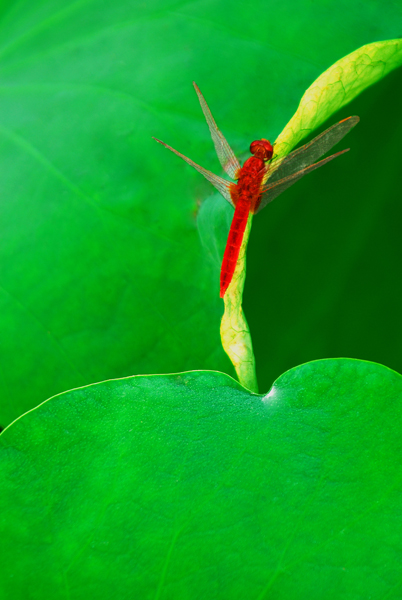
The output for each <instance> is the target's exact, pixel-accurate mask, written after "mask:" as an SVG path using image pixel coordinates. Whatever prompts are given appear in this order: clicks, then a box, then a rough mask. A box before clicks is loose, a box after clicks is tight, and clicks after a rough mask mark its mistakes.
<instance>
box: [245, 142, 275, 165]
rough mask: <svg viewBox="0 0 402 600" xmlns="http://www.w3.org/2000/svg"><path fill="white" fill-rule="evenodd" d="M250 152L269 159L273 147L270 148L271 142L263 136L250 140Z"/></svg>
mask: <svg viewBox="0 0 402 600" xmlns="http://www.w3.org/2000/svg"><path fill="white" fill-rule="evenodd" d="M250 152H251V154H254V156H257V157H258V158H262V159H263V160H270V159H271V158H272V154H273V152H274V149H273V148H272V144H271V143H270V142H269V141H268V140H264V138H263V139H261V140H255V141H254V142H251V145H250Z"/></svg>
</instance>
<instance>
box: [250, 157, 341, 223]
mask: <svg viewBox="0 0 402 600" xmlns="http://www.w3.org/2000/svg"><path fill="white" fill-rule="evenodd" d="M348 151H349V148H347V149H346V150H341V152H337V153H336V154H333V155H332V156H329V157H328V158H324V159H323V160H320V161H319V162H317V163H314V164H313V165H310V166H309V167H306V168H305V169H301V170H300V171H297V173H293V174H292V175H289V176H288V177H284V178H283V179H280V180H279V181H276V182H272V181H271V179H269V180H268V182H267V183H266V184H265V185H264V188H263V189H264V192H263V194H262V197H261V202H260V204H259V206H258V208H257V210H256V211H255V212H256V213H258V212H259V211H260V210H261V209H262V208H264V207H265V206H266V205H267V204H268V203H269V202H272V200H275V198H277V197H278V196H279V194H282V192H284V191H285V190H287V189H288V188H289V187H290V186H291V185H293V184H294V183H296V181H299V179H301V178H302V177H303V176H304V175H307V173H310V172H311V171H314V170H315V169H319V168H320V167H322V166H323V165H326V164H327V162H329V161H331V160H333V159H334V158H336V157H337V156H340V155H341V154H344V153H345V152H348Z"/></svg>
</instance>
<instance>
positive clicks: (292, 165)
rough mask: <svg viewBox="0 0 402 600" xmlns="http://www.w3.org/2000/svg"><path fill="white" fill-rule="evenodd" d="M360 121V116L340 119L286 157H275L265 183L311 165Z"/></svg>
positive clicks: (277, 179)
mask: <svg viewBox="0 0 402 600" xmlns="http://www.w3.org/2000/svg"><path fill="white" fill-rule="evenodd" d="M359 121H360V119H359V117H348V118H347V119H344V120H343V121H339V123H336V124H335V125H332V127H330V128H329V129H326V130H325V131H323V133H320V135H317V137H315V138H314V139H313V140H312V141H311V142H309V143H308V144H305V145H304V146H302V147H301V148H298V149H297V150H294V151H293V152H291V153H290V154H288V156H286V157H285V158H284V159H279V160H278V161H275V159H274V160H273V161H272V162H271V163H270V164H269V165H268V166H267V172H266V175H265V177H264V180H263V184H265V183H268V182H269V183H273V182H274V181H279V180H280V179H283V178H285V177H289V175H293V173H296V172H297V171H300V170H302V169H304V168H305V167H307V166H309V165H311V164H312V163H313V162H315V161H316V160H318V159H319V158H320V157H321V156H323V155H324V154H325V153H326V152H328V151H329V150H331V148H332V147H333V146H335V144H337V143H338V142H340V141H341V139H342V138H343V137H344V136H345V135H346V134H347V133H349V131H350V130H351V129H352V128H353V127H355V126H356V125H357V124H358V122H359Z"/></svg>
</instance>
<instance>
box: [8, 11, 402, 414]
mask: <svg viewBox="0 0 402 600" xmlns="http://www.w3.org/2000/svg"><path fill="white" fill-rule="evenodd" d="M0 20H1V30H0V31H1V38H0V59H1V63H0V114H1V117H0V161H1V162H0V164H1V167H2V168H1V177H0V186H1V189H0V198H1V235H0V264H1V268H2V273H1V282H0V283H1V288H0V299H1V307H0V308H1V310H0V332H1V344H0V364H1V366H2V369H1V378H0V423H1V424H6V423H7V422H9V421H10V420H12V419H13V418H15V417H17V416H18V415H19V414H21V413H22V412H23V411H25V410H27V409H29V408H31V407H32V406H34V405H36V404H37V403H38V402H40V401H42V400H43V399H44V398H46V397H49V396H50V395H52V394H55V393H57V392H60V391H63V390H65V389H68V388H71V387H75V386H79V385H83V384H87V383H91V382H93V381H98V380H102V379H106V378H110V377H118V376H124V375H130V374H136V373H155V372H169V371H178V370H183V369H195V368H204V369H208V368H215V369H221V370H226V371H227V372H229V373H232V370H231V366H230V364H229V361H228V360H227V358H226V356H225V355H224V353H223V350H222V348H221V345H220V340H219V320H220V316H221V312H222V304H221V301H220V299H219V298H218V295H219V294H218V279H219V275H218V273H219V260H220V255H219V252H218V250H217V249H218V248H221V247H222V245H223V243H224V238H225V235H226V231H227V229H226V230H225V229H224V227H222V235H221V237H220V238H219V240H218V241H217V242H215V244H214V246H213V256H214V260H212V261H210V260H209V255H208V254H206V253H205V251H204V246H203V245H202V243H200V240H199V237H198V232H197V225H196V219H195V216H196V212H197V208H198V204H199V202H200V201H201V200H203V199H204V198H205V196H206V195H208V193H209V188H208V187H206V186H204V184H203V182H201V181H199V178H198V177H197V174H192V173H191V172H190V170H189V169H187V168H186V167H183V166H182V165H181V164H179V162H178V161H177V162H176V160H175V157H173V156H172V157H168V156H167V155H166V153H163V150H162V149H161V148H158V147H157V146H156V144H155V143H154V142H153V141H152V140H151V135H157V136H160V137H161V138H162V139H166V141H168V142H170V143H172V144H173V145H175V146H177V147H178V148H179V150H182V151H184V152H186V153H188V154H189V155H191V156H192V157H193V158H194V159H195V160H197V161H199V162H201V163H202V164H204V165H205V166H206V167H207V168H211V169H213V168H214V166H215V168H216V167H217V161H216V159H215V158H214V150H213V146H212V143H211V141H210V139H209V133H208V130H207V128H206V125H205V123H204V122H203V117H202V114H201V111H200V109H199V106H198V104H197V100H196V97H195V95H194V92H193V89H192V86H191V81H192V80H193V79H195V80H196V81H197V82H198V83H199V85H200V86H201V88H202V90H203V92H204V93H205V95H206V98H207V100H208V101H209V102H210V104H211V107H212V109H213V111H214V113H215V116H216V118H217V120H218V123H219V124H220V125H221V127H222V129H223V130H224V131H225V134H227V137H228V138H229V140H230V142H231V143H232V144H233V146H234V148H235V150H236V151H237V152H239V153H241V152H243V151H245V150H246V149H247V147H248V144H249V142H250V140H251V139H253V138H255V137H259V136H261V135H264V136H265V137H270V138H271V139H275V137H276V136H277V135H278V134H279V133H280V131H281V130H282V129H283V127H284V125H285V124H286V123H287V122H288V120H289V118H290V117H291V115H292V114H293V113H294V111H295V110H296V108H297V105H298V102H299V100H300V97H301V96H302V94H303V92H304V90H305V89H306V88H307V87H308V86H309V85H310V84H311V82H312V81H313V80H314V79H315V78H316V77H317V76H318V75H320V73H322V72H323V71H324V70H325V69H327V68H328V67H329V66H330V65H331V64H332V63H334V62H335V61H336V60H339V59H340V58H341V57H342V56H345V55H346V54H347V53H348V52H351V51H353V50H354V49H356V48H357V47H359V46H361V45H363V44H366V43H368V42H371V41H376V40H381V39H391V38H395V37H396V36H398V35H399V34H400V30H401V27H400V24H401V10H400V7H399V6H396V5H395V6H388V7H387V9H386V10H385V9H384V4H383V3H382V2H380V1H379V0H378V1H377V0H376V1H372V2H370V3H369V10H368V11H367V13H366V16H365V17H364V18H362V14H361V6H360V5H356V6H353V5H352V6H351V5H350V3H349V2H344V3H342V2H339V0H337V1H335V0H332V1H330V2H327V3H326V4H325V8H317V6H316V5H314V4H311V3H309V2H303V3H302V4H300V2H299V1H297V2H296V0H294V1H293V0H287V1H286V2H283V3H278V2H276V0H275V1H274V0H269V1H268V2H267V1H265V0H264V1H262V0H261V1H257V2H254V3H253V4H252V5H249V4H248V3H244V4H239V5H238V6H237V7H236V10H232V9H231V7H229V6H228V4H227V3H226V2H223V1H220V0H215V1H212V2H209V3H208V2H201V3H195V4H194V3H193V4H189V5H185V6H184V5H180V7H179V6H178V5H175V4H174V3H173V4H172V2H169V1H167V0H166V1H165V0H164V1H162V0H158V1H157V2H147V3H143V4H141V3H139V2H137V1H135V0H122V1H121V2H117V3H116V2H115V3H113V2H112V3H111V2H104V1H102V0H92V1H89V2H81V1H76V2H73V3H67V4H66V3H65V2H62V1H61V0H35V2H28V0H16V1H14V2H8V3H7V2H6V3H3V4H2V6H1V9H0ZM340 32H342V34H341V35H340ZM217 57H218V58H217ZM382 89H383V90H386V88H382ZM383 93H385V92H383ZM385 97H386V99H387V101H390V102H392V101H393V99H392V98H391V97H390V95H389V93H388V92H387V93H386V94H385ZM355 112H358V114H361V111H360V109H359V108H358V109H356V110H355ZM377 113H378V109H377V108H375V109H373V114H374V115H377ZM373 114H371V115H369V116H368V118H367V121H366V125H364V127H367V128H370V127H372V126H373V119H374V117H373ZM390 114H391V112H390V111H389V108H387V118H388V117H389V115H390ZM398 115H399V113H398ZM345 116H347V115H345ZM398 122H399V119H398ZM394 130H395V126H393V128H392V129H390V128H389V123H388V124H387V127H384V134H383V135H386V136H390V135H392V132H393V131H394ZM361 131H362V132H363V131H364V130H363V126H362V127H361ZM353 135H355V134H353ZM356 135H357V134H356ZM359 135H360V134H359ZM356 139H358V138H356V137H355V138H354V140H356ZM350 143H351V144H352V141H351V142H350ZM354 144H357V142H356V141H354ZM398 147H399V146H398ZM388 155H389V154H388ZM351 160H352V159H351V158H349V156H348V157H347V158H345V159H344V160H343V163H342V167H340V166H339V167H334V168H336V169H338V168H339V169H340V171H339V173H342V174H344V173H345V172H347V165H348V164H349V165H350V164H351V163H350V162H348V161H351ZM366 160H367V158H366V156H364V157H363V158H362V164H366V163H365V161H366ZM328 169H329V168H328ZM328 169H327V170H326V174H325V177H326V180H325V181H327V178H328V179H329V180H331V184H330V185H332V181H333V179H334V178H335V176H334V175H333V174H332V176H331V172H332V173H333V171H330V170H328ZM357 172H359V167H357ZM369 172H370V177H371V178H372V177H373V175H374V176H376V175H375V174H374V169H370V171H369ZM336 173H338V171H336ZM386 174H387V181H389V182H390V183H389V185H390V186H391V188H392V186H394V185H396V184H395V181H396V179H395V180H394V179H392V176H393V175H392V171H391V174H390V173H389V169H387V170H386ZM315 177H317V176H315ZM318 177H319V176H318ZM395 177H396V175H395ZM310 181H311V180H310ZM309 185H311V183H310V184H309ZM313 185H314V184H313ZM299 189H303V188H299ZM308 189H309V192H308V195H309V196H310V197H313V196H317V193H316V192H314V188H308ZM372 189H375V185H373V184H372V181H371V182H370V188H369V190H368V191H369V193H370V194H374V192H373V193H372ZM372 197H374V196H373V195H372ZM374 199H375V201H376V202H379V200H378V192H377V193H376V194H375V198H374ZM354 200H355V197H354V196H353V197H350V198H349V204H350V205H353V202H354ZM218 202H219V201H218ZM280 204H281V205H283V206H286V207H289V206H290V205H291V201H289V200H288V201H285V200H282V199H281V201H280ZM306 204H307V203H306V202H305V203H304V205H306ZM392 206H393V207H396V206H398V207H399V200H398V204H397V203H396V201H395V203H394V204H393V205H392ZM219 210H220V209H219ZM224 210H226V208H225V209H224ZM274 210H275V209H274ZM286 210H287V209H286ZM395 210H396V208H395ZM398 210H399V208H398ZM265 212H266V213H269V215H270V216H269V217H266V218H267V219H269V221H270V222H275V216H274V217H273V216H272V215H274V214H275V213H273V212H272V211H271V210H270V211H268V210H267V211H265ZM261 218H262V217H261ZM264 218H265V217H264ZM225 219H226V217H225ZM291 220H292V221H295V222H297V223H299V222H300V220H299V219H298V218H297V217H296V218H294V217H293V216H292V219H291ZM396 220H397V219H394V220H393V222H396ZM335 222H336V221H335ZM257 223H258V219H256V223H255V228H257ZM261 223H263V221H262V220H261ZM287 227H288V225H286V227H282V228H281V232H280V229H279V228H278V235H281V236H282V239H285V231H286V230H287ZM351 227H353V225H351ZM303 228H304V231H305V232H306V236H307V239H309V240H310V239H311V240H313V239H316V237H314V236H313V235H312V233H311V232H310V233H309V232H308V228H307V224H305V223H304V224H303ZM253 235H254V233H252V236H251V237H252V239H251V243H252V244H253ZM259 235H260V237H259ZM326 237H328V236H326ZM389 237H390V236H387V239H389ZM268 239H269V240H272V239H273V236H272V234H271V231H270V229H269V227H267V226H266V222H265V225H264V234H263V241H262V242H261V234H258V233H256V234H255V240H256V244H257V246H258V248H257V246H256V248H257V251H256V253H255V254H258V256H259V259H258V261H256V262H258V265H257V264H256V266H255V269H256V271H255V272H252V269H251V270H250V275H251V277H249V281H248V282H247V284H246V294H247V293H249V294H250V295H253V297H254V296H256V295H258V296H259V297H261V292H262V291H263V292H264V299H266V298H267V296H266V294H265V290H264V289H262V288H261V278H263V279H264V281H268V280H269V279H271V278H272V276H273V275H272V274H273V271H272V270H271V271H270V270H269V269H267V268H266V263H267V262H268V260H267V258H266V257H267V256H269V267H270V268H271V269H272V268H275V269H276V268H277V269H279V271H280V272H281V273H283V278H284V279H285V280H286V281H287V282H290V283H288V284H287V285H284V286H283V288H282V289H281V292H280V296H281V297H282V298H284V299H286V298H288V297H289V296H290V295H291V293H293V282H292V278H291V276H289V275H288V274H287V273H286V269H287V266H288V261H289V257H290V256H294V253H295V248H294V245H293V246H292V244H291V243H290V241H289V240H286V252H284V253H283V257H281V258H278V257H275V266H274V267H272V262H271V255H269V254H268V253H267V251H266V247H265V244H266V241H265V240H268ZM377 239H378V238H377ZM258 240H259V241H258ZM317 244H318V242H317ZM379 245H380V246H381V244H379ZM332 248H333V247H332ZM296 251H297V255H298V256H302V254H301V253H300V249H299V248H298V249H297V250H296ZM317 253H318V250H317ZM261 257H262V258H261ZM334 264H335V261H334ZM262 267H263V270H262ZM337 269H338V267H335V266H334V267H332V269H331V268H330V267H328V269H327V277H328V279H329V280H331V278H332V277H333V275H334V271H335V274H336V271H337ZM389 270H390V271H391V272H392V267H390V268H389ZM256 273H258V275H256ZM303 286H305V288H303V289H304V292H305V293H307V292H308V293H314V290H312V289H311V287H309V286H310V282H308V281H305V282H303ZM361 289H363V288H362V286H361V287H360V288H359V290H358V292H361ZM248 290H249V291H248ZM269 297H270V298H272V295H270V296H269ZM373 297H374V300H373V302H374V303H377V304H376V306H377V305H378V313H381V314H383V313H384V306H383V305H381V300H380V298H381V294H380V292H377V291H376V292H375V293H374V294H373ZM355 298H359V296H358V294H357V295H356V296H355V297H353V298H352V302H353V301H356V300H355ZM285 305H286V302H283V303H282V304H281V306H285ZM272 310H273V307H272V305H267V303H266V302H265V301H264V303H262V302H261V301H260V300H259V301H258V310H255V307H254V306H253V311H252V313H253V314H251V311H248V310H247V306H246V313H247V316H248V318H249V320H250V324H251V326H252V327H251V328H252V333H253V334H254V335H255V344H256V347H257V366H258V364H259V365H263V364H265V366H264V369H262V368H261V367H260V371H261V372H260V374H259V375H260V379H261V380H262V383H263V386H267V382H268V381H272V373H277V372H278V370H279V372H280V371H281V370H283V368H284V367H285V366H287V365H288V364H289V361H290V363H291V364H293V365H294V364H296V363H297V362H300V361H301V360H304V359H305V357H306V356H307V357H310V356H311V354H313V355H314V356H317V351H316V346H313V347H312V346H311V345H309V344H310V341H309V338H310V337H311V334H310V329H309V328H308V325H309V324H310V321H309V319H308V318H307V319H306V321H305V322H304V321H303V318H302V320H301V322H300V324H299V327H300V328H302V329H303V327H304V323H305V324H306V325H305V327H306V328H307V329H308V331H309V336H307V339H305V338H303V337H302V338H301V342H300V336H299V337H298V333H297V331H296V330H297V328H295V327H294V324H293V323H292V322H287V321H286V322H284V321H283V314H282V315H281V317H282V318H275V319H274V323H269V324H268V325H267V324H266V323H265V322H264V321H263V319H264V318H265V313H266V312H267V311H268V312H272ZM322 310H323V313H324V315H325V318H326V319H327V322H329V323H330V324H332V323H333V322H334V321H335V317H337V319H338V320H339V315H338V314H337V312H336V310H334V309H333V307H332V306H331V301H329V302H327V303H326V304H325V305H323V309H322ZM294 314H296V313H294ZM387 314H389V315H392V314H394V317H395V313H392V311H388V312H387ZM299 317H300V315H298V314H297V319H299ZM365 317H366V315H361V316H360V317H359V318H360V321H359V323H360V324H362V323H364V326H365V327H368V328H370V325H368V324H367V319H366V318H365ZM295 318H296V317H295ZM390 318H391V317H390ZM253 319H255V320H256V321H257V322H258V323H259V325H258V326H257V327H256V325H255V321H254V322H252V320H253ZM372 320H373V319H371V322H372ZM393 321H395V318H394V319H393ZM331 326H332V325H331ZM393 330H394V331H397V328H395V327H394V328H393ZM337 331H339V329H338V328H336V332H337ZM268 332H269V334H270V342H269V344H268V343H267V334H268ZM292 332H294V336H295V338H294V339H295V340H297V342H296V341H295V343H294V344H288V343H287V342H286V345H285V348H286V349H285V352H284V353H283V352H282V351H281V350H279V346H280V344H277V348H278V350H275V349H272V347H271V345H270V344H271V341H272V339H275V340H276V337H277V336H278V335H279V334H280V336H281V339H282V340H288V338H289V336H290V335H293V333H292ZM348 334H349V333H348ZM371 335H372V338H371V339H372V340H373V343H376V344H377V345H378V346H379V347H381V346H380V342H379V338H378V336H376V334H375V333H373V332H372V333H371ZM323 337H324V339H325V340H326V342H327V343H328V345H329V348H330V349H332V348H336V350H338V346H336V344H335V346H334V345H332V346H331V341H332V340H333V336H332V337H331V335H329V333H328V326H327V329H326V330H324V333H323ZM399 337H400V336H399ZM348 339H349V338H348ZM398 339H399V338H398V336H397V335H395V340H394V341H387V343H386V344H384V347H386V349H387V352H389V354H390V355H393V356H397V349H398V348H399V341H398ZM374 340H375V342H374ZM284 343H285V342H284ZM295 346H296V347H297V348H298V349H299V353H297V352H296V353H294V354H292V355H291V359H290V358H289V355H288V349H289V347H295ZM261 347H263V350H262V351H261V350H259V348H261ZM346 347H347V346H346ZM365 347H366V346H365V345H364V346H362V347H361V348H360V349H361V350H362V352H363V354H364V348H365ZM266 348H268V352H269V355H270V356H272V355H274V358H273V359H272V360H270V361H269V366H268V361H265V362H264V360H261V358H260V362H259V363H258V358H259V357H261V356H262V353H263V352H265V349H266ZM358 349H359V347H358ZM258 350H259V351H258ZM332 353H335V352H332ZM341 353H342V351H341ZM354 354H355V355H358V354H359V352H355V353H354ZM379 354H380V356H379V357H376V358H378V359H379V360H380V359H381V350H380V351H379Z"/></svg>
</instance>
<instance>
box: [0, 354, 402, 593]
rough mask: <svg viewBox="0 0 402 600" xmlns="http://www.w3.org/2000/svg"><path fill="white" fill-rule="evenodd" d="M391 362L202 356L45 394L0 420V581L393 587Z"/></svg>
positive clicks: (401, 386)
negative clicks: (243, 365) (262, 375)
mask: <svg viewBox="0 0 402 600" xmlns="http://www.w3.org/2000/svg"><path fill="white" fill-rule="evenodd" d="M401 428H402V377H401V376H400V375H398V374H397V373H395V372H393V371H390V370H389V369H387V368H385V367H382V366H380V365H376V364H373V363H367V362H362V361H354V360H345V359H338V360H328V361H317V362H313V363H310V364H306V365H303V366H301V367H298V368H295V369H293V370H291V371H289V372H287V373H285V374H284V375H283V376H282V377H280V378H279V379H278V381H276V382H275V384H274V386H273V388H272V389H271V391H270V392H269V393H268V394H267V395H266V396H258V395H254V394H251V393H249V392H247V391H246V390H245V389H243V388H241V387H240V386H239V385H238V384H237V383H236V382H235V381H234V380H232V379H231V378H229V377H228V376H226V375H223V374H221V373H216V372H192V373H181V374H177V375H170V376H148V377H132V378H126V379H120V380H114V381H106V382H103V383H100V384H97V385H92V386H88V387H84V388H81V389H77V390H73V391H71V392H67V393H64V394H61V395H59V396H56V397H54V398H52V399H50V400H48V401H47V402H45V403H43V404H42V405H41V406H39V407H38V408H36V409H35V410H33V411H31V412H30V413H28V414H26V415H25V416H23V417H21V418H20V419H18V420H17V421H15V422H14V423H13V424H12V425H10V427H9V428H8V429H7V430H5V431H4V432H3V434H2V436H1V438H0V439H1V441H2V444H1V452H0V460H1V470H2V478H1V483H0V487H1V492H0V522H1V534H0V547H1V560H2V577H1V579H0V590H1V592H0V594H1V596H0V597H1V598H4V599H7V600H8V599H10V600H11V599H12V600H20V599H21V600H22V599H24V600H25V599H26V598H30V599H31V600H36V599H38V600H39V599H40V600H42V599H43V598H52V600H53V599H55V600H56V599H59V598H60V599H61V598H63V599H64V598H66V599H67V598H68V599H69V600H79V599H81V598H99V599H103V598H105V599H108V600H109V599H110V598H144V599H147V598H158V599H161V600H162V599H167V598H170V599H175V600H177V599H179V598H211V599H212V598H216V599H222V598H231V599H232V598H233V599H234V598H239V599H240V598H259V599H262V598H264V599H265V598H266V599H268V598H275V600H282V599H283V600H289V598H300V599H304V598H306V599H309V600H310V599H311V598H324V597H325V598H328V599H334V600H335V599H336V600H338V599H339V598H351V599H352V598H353V599H355V598H373V599H380V598H399V597H400V576H401V564H400V557H401V553H402V523H401V518H400V515H401V510H402V484H401V476H400V464H401V461H402V437H401Z"/></svg>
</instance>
